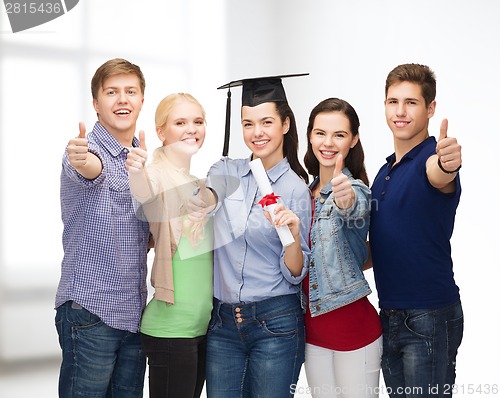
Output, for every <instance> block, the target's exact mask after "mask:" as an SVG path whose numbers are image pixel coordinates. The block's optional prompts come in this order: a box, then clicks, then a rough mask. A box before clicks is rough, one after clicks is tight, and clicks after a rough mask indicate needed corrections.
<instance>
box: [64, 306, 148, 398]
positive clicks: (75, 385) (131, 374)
mask: <svg viewBox="0 0 500 398" xmlns="http://www.w3.org/2000/svg"><path fill="white" fill-rule="evenodd" d="M55 323H56V329H57V333H58V334H59V345H60V346H61V349H62V364H61V370H60V373H59V397H61V398H72V397H93V398H98V397H106V398H112V397H118V398H138V397H142V395H143V389H144V374H145V371H146V357H145V355H144V353H143V352H142V349H141V340H140V336H139V334H138V333H130V332H127V331H123V330H117V329H113V328H111V327H109V326H107V325H106V324H104V322H102V321H101V319H100V318H99V317H97V316H96V315H94V314H92V313H90V312H89V311H87V310H86V309H85V308H82V307H81V306H79V305H78V304H76V303H74V302H73V301H67V302H66V303H64V304H63V305H61V306H60V307H58V308H57V309H56V317H55Z"/></svg>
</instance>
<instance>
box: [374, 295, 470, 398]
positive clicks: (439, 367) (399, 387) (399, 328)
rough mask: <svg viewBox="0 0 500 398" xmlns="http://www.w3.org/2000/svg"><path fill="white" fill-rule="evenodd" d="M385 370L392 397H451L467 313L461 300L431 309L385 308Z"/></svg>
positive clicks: (383, 324) (383, 325) (383, 367)
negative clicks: (463, 311) (463, 310)
mask: <svg viewBox="0 0 500 398" xmlns="http://www.w3.org/2000/svg"><path fill="white" fill-rule="evenodd" d="M380 319H381V321H382V328H383V336H384V339H383V340H384V343H383V353H382V372H383V374H384V380H385V384H386V386H387V390H388V392H389V395H390V396H391V398H410V397H418V398H424V397H429V398H440V397H451V392H452V389H453V384H454V383H455V365H456V357H457V351H458V347H459V346H460V343H461V342H462V335H463V324H464V319H463V313H462V305H461V303H460V301H459V302H457V303H455V304H453V305H450V306H448V307H444V308H437V309H430V310H421V309H419V310H402V309H401V310H399V309H397V310H396V309H382V310H381V311H380Z"/></svg>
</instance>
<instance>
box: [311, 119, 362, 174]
mask: <svg viewBox="0 0 500 398" xmlns="http://www.w3.org/2000/svg"><path fill="white" fill-rule="evenodd" d="M358 139H359V136H358V135H356V136H353V134H352V131H351V124H350V123H349V119H348V118H347V116H345V115H344V114H343V113H342V112H336V111H335V112H321V113H318V114H317V115H316V117H315V118H314V124H313V128H312V130H311V136H310V139H309V142H310V143H311V148H312V151H313V153H314V156H315V157H316V159H318V162H319V170H320V174H323V173H328V175H333V170H334V169H335V162H336V161H337V156H338V155H339V154H341V155H342V157H343V158H344V159H345V158H346V157H347V154H348V153H349V151H350V149H351V148H353V147H354V146H355V145H356V144H357V142H358ZM328 178H331V177H328Z"/></svg>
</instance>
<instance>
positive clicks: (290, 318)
mask: <svg viewBox="0 0 500 398" xmlns="http://www.w3.org/2000/svg"><path fill="white" fill-rule="evenodd" d="M238 85H242V106H241V125H242V130H243V138H244V142H245V144H246V146H247V147H248V149H249V151H250V152H251V154H250V155H249V157H248V158H246V159H231V158H229V157H227V156H223V157H222V159H221V160H220V161H218V162H216V163H215V164H214V165H212V166H211V168H210V169H209V171H208V175H207V178H206V179H198V178H197V177H195V176H193V175H191V174H190V163H191V159H192V156H193V155H195V154H196V153H197V152H198V150H199V149H200V147H201V146H202V145H203V142H204V139H205V111H204V109H203V107H202V106H201V104H200V103H199V102H198V101H197V100H196V99H195V98H193V97H192V96H191V95H189V94H185V93H178V94H171V95H168V96H167V97H165V98H164V99H163V100H162V101H161V102H160V104H159V105H158V107H157V110H156V114H155V125H156V132H157V135H158V138H159V140H160V141H161V146H159V147H158V148H157V149H155V151H154V152H153V156H152V161H151V162H148V150H147V147H146V143H145V134H144V132H142V131H141V132H139V134H138V136H139V138H137V137H135V132H136V121H137V118H138V116H139V112H140V111H141V108H142V105H143V101H144V89H145V80H144V76H143V74H142V72H141V70H140V68H139V67H138V66H136V65H134V64H132V63H130V62H128V61H126V60H123V59H113V60H109V61H107V62H106V63H104V64H103V65H102V66H100V67H99V68H98V69H97V71H96V73H95V75H94V77H93V79H92V83H91V88H92V96H93V104H94V108H95V111H96V113H97V119H98V121H97V122H96V124H95V125H94V128H93V130H92V132H90V133H89V134H88V135H87V134H86V130H85V126H84V125H83V124H80V134H79V135H78V137H77V138H74V139H71V140H70V141H69V143H68V146H67V148H66V151H65V154H64V157H63V168H62V174H61V207H62V219H63V223H64V231H63V246H64V258H63V261H62V267H61V279H60V283H59V287H58V291H57V295H56V302H55V307H56V317H55V323H56V329H57V332H58V335H59V343H60V346H61V349H62V364H61V369H60V377H59V396H60V397H67V398H69V397H75V396H92V397H119V398H128V397H130V398H132V397H141V396H142V394H143V389H144V375H145V369H146V358H147V363H148V365H149V393H150V397H152V398H158V397H172V398H184V397H186V398H196V397H200V395H201V393H202V390H203V386H204V385H205V383H206V393H207V397H209V398H239V397H248V398H250V397H255V398H256V397H269V398H280V397H291V396H293V395H294V393H295V390H296V386H297V381H298V377H299V373H300V370H301V367H302V365H303V364H304V363H305V371H306V376H307V381H308V385H309V389H308V391H309V393H310V394H311V395H312V397H314V398H317V397H349V398H356V397H378V396H379V393H380V392H381V389H380V388H379V372H380V369H382V371H383V376H384V380H385V384H386V390H387V392H388V393H389V395H390V396H391V397H430V396H432V397H436V396H439V397H440V396H447V395H446V394H450V395H451V391H452V388H450V386H452V385H453V383H454V381H455V366H456V365H455V363H456V356H457V350H458V347H459V345H460V343H461V339H462V334H463V315H462V309H461V304H460V297H459V289H458V287H457V286H456V284H455V281H454V278H453V267H452V259H451V247H450V238H451V235H452V232H453V225H454V218H455V212H456V208H457V206H458V202H459V198H460V193H461V187H460V180H459V176H458V170H459V169H460V167H461V164H462V159H461V147H460V145H459V144H458V143H457V140H456V139H455V138H452V137H448V136H447V121H446V120H445V121H443V123H442V125H441V131H440V135H439V138H438V140H436V139H435V138H434V137H432V136H430V135H429V132H428V124H429V119H430V118H431V117H432V116H433V114H434V111H435V106H436V102H435V95H436V80H435V76H434V73H433V72H432V71H431V69H430V68H429V67H427V66H424V65H419V64H404V65H399V66H397V67H396V68H394V69H393V70H392V71H391V72H390V73H389V75H388V77H387V81H386V88H385V94H386V98H385V113H386V119H387V124H388V126H389V128H390V130H391V131H392V133H393V137H394V149H395V152H394V153H393V154H392V155H391V156H389V157H387V162H386V163H385V164H384V165H383V166H382V167H381V169H380V170H379V172H378V174H377V176H376V177H375V179H374V182H373V184H372V186H371V189H370V188H369V181H368V177H367V172H366V170H365V166H364V152H363V147H362V145H361V141H360V137H359V126H360V122H359V118H358V115H357V113H356V111H355V109H354V108H353V107H352V106H351V105H350V104H349V103H348V102H347V101H345V100H342V99H339V98H328V99H325V100H323V101H321V102H320V103H319V104H318V105H317V106H315V107H314V109H313V110H312V111H311V113H310V116H309V122H308V125H307V151H306V154H305V158H304V165H305V166H306V168H307V171H308V172H306V171H305V169H304V168H303V166H302V165H301V163H300V162H299V160H298V132H297V126H296V121H295V116H294V113H293V111H292V110H291V108H290V106H289V104H288V101H287V99H286V95H285V91H284V89H283V85H282V79H281V77H279V76H278V77H267V78H256V79H245V80H242V81H238V82H232V83H230V84H228V85H226V86H224V87H228V88H229V89H230V88H231V87H235V86H238ZM227 125H229V124H227ZM228 138H229V131H228V130H227V131H226V145H225V150H224V155H227V142H228ZM256 159H260V160H261V162H262V165H263V167H264V169H265V170H266V173H267V177H268V179H269V183H270V185H271V187H272V190H273V193H272V194H271V195H269V194H266V193H265V192H261V187H260V186H259V184H258V181H257V180H256V178H255V175H254V172H253V171H252V165H251V161H254V160H256ZM308 175H311V176H313V177H314V179H313V182H312V183H311V185H310V186H308V185H307V183H308V180H309V178H308ZM269 202H272V203H273V204H274V203H275V206H272V207H269V208H268V207H266V206H265V204H266V203H269ZM269 209H272V210H269ZM269 211H272V212H273V214H272V215H271V214H269ZM280 227H288V228H289V230H290V232H291V234H292V236H293V242H291V243H290V244H286V245H284V244H283V243H282V241H281V240H280V236H279V235H278V233H277V228H280ZM150 249H152V250H154V261H153V265H152V269H151V284H152V286H153V288H154V296H153V298H152V299H151V300H150V301H149V302H148V303H147V305H146V301H147V293H148V292H147V285H146V275H147V252H148V250H150ZM372 266H373V271H374V276H375V283H376V288H377V293H378V298H379V307H380V313H377V310H376V309H375V308H374V307H373V305H372V304H371V303H370V301H369V300H368V298H367V296H368V295H369V294H370V293H371V289H370V286H369V284H368V282H367V281H366V279H365V277H364V275H363V271H364V270H366V269H368V268H370V267H372ZM447 386H448V388H446V387H447Z"/></svg>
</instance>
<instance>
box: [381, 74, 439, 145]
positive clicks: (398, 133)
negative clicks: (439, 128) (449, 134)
mask: <svg viewBox="0 0 500 398" xmlns="http://www.w3.org/2000/svg"><path fill="white" fill-rule="evenodd" d="M384 103H385V118H386V121H387V125H388V126H389V128H390V129H391V131H392V133H393V134H394V141H395V144H396V146H402V147H404V149H405V150H409V149H411V148H413V147H414V146H416V145H418V144H419V143H421V142H422V141H424V140H425V139H426V138H427V136H428V130H427V129H428V125H429V119H430V118H431V117H432V116H433V115H434V111H435V107H436V101H432V102H431V103H430V104H429V106H426V104H425V99H424V97H423V96H422V89H421V87H420V85H418V84H416V83H411V82H408V81H403V82H401V83H395V84H393V85H391V86H389V88H388V90H387V98H386V100H385V102H384Z"/></svg>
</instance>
